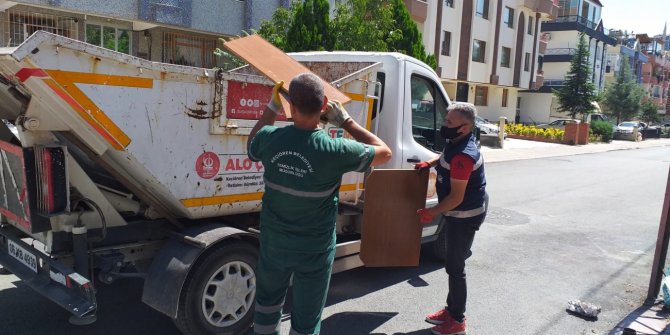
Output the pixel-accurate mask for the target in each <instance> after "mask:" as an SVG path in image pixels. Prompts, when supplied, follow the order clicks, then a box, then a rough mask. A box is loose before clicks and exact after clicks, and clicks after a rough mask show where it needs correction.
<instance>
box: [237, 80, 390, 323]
mask: <svg viewBox="0 0 670 335" xmlns="http://www.w3.org/2000/svg"><path fill="white" fill-rule="evenodd" d="M282 85H283V82H279V83H277V84H276V85H275V87H274V89H273V91H272V98H271V101H270V103H268V105H267V107H266V108H265V111H264V113H263V116H262V117H261V119H260V120H259V121H258V122H257V123H256V125H255V126H254V128H253V129H252V130H251V133H250V134H249V140H248V142H247V152H248V155H249V158H250V159H252V160H254V161H261V162H263V166H264V169H265V172H264V175H263V181H264V183H265V194H264V195H263V209H262V211H261V229H260V231H261V233H260V235H261V236H260V257H259V261H258V268H257V269H256V279H257V281H256V311H255V315H254V334H260V335H268V334H279V329H280V323H281V315H282V308H283V306H284V300H285V297H286V291H287V289H288V287H289V283H290V281H291V276H293V295H292V301H293V310H292V313H291V332H290V334H291V335H293V334H295V335H299V334H305V335H313V334H318V333H319V330H320V326H321V313H322V311H323V307H324V304H325V302H326V295H327V292H328V285H329V283H330V275H331V270H332V265H333V259H334V258H335V219H336V215H337V203H338V193H339V189H340V182H341V180H342V175H343V174H344V173H346V172H350V171H357V172H364V171H365V170H367V169H368V168H369V167H370V166H374V165H380V164H383V163H385V162H387V161H388V160H389V159H390V158H391V149H389V148H388V146H387V145H386V144H385V143H384V142H382V141H381V140H380V139H379V138H378V137H377V136H375V135H374V134H372V133H370V132H369V131H367V130H366V129H365V128H363V127H361V126H359V125H358V124H357V123H356V122H355V121H354V120H353V119H352V118H351V117H349V114H348V113H347V111H346V110H345V109H344V107H342V104H340V103H339V102H336V101H331V102H328V99H327V98H326V97H325V95H324V89H323V84H322V82H321V79H320V78H319V77H317V76H315V75H313V74H308V73H303V74H300V75H298V76H296V77H295V78H293V79H292V80H291V83H290V84H289V93H288V98H289V100H290V101H289V102H290V108H291V116H292V117H293V125H289V126H286V127H282V128H277V127H275V126H273V125H274V122H275V119H276V117H277V115H278V114H279V113H280V112H281V109H282V106H281V103H280V100H279V90H280V89H281V87H282ZM322 117H323V118H325V119H327V120H328V122H329V123H331V124H332V125H334V126H335V127H339V128H342V129H344V130H345V131H347V132H348V133H349V134H351V136H352V137H353V138H354V139H356V141H353V140H349V139H343V138H331V137H330V136H328V134H327V133H326V132H325V131H324V130H323V129H321V128H320V119H321V118H322Z"/></svg>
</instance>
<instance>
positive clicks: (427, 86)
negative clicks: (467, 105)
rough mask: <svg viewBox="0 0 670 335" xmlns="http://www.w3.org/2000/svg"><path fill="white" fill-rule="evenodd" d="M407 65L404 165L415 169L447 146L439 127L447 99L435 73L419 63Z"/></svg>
mask: <svg viewBox="0 0 670 335" xmlns="http://www.w3.org/2000/svg"><path fill="white" fill-rule="evenodd" d="M406 64H407V71H405V76H406V78H405V103H404V106H403V114H404V115H403V127H402V129H403V147H402V162H403V163H402V164H403V168H412V167H413V165H414V164H415V163H418V162H420V161H425V160H428V159H430V158H433V157H435V155H437V154H438V153H439V152H440V151H442V149H443V148H444V143H445V140H444V139H443V138H442V137H441V136H440V127H442V123H443V120H444V116H445V114H446V108H447V106H448V100H447V98H446V97H445V94H444V89H443V88H442V86H441V85H440V84H438V83H437V82H436V80H435V79H436V78H435V75H434V74H433V73H431V72H429V71H428V70H427V69H425V68H423V67H421V66H419V65H417V64H414V63H411V62H407V63H406Z"/></svg>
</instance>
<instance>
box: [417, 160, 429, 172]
mask: <svg viewBox="0 0 670 335" xmlns="http://www.w3.org/2000/svg"><path fill="white" fill-rule="evenodd" d="M425 169H430V162H419V163H416V164H414V170H416V172H419V173H421V171H423V170H425Z"/></svg>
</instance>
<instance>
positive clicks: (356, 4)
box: [333, 0, 394, 51]
mask: <svg viewBox="0 0 670 335" xmlns="http://www.w3.org/2000/svg"><path fill="white" fill-rule="evenodd" d="M392 29H394V28H393V16H392V12H391V6H389V4H388V1H387V0H348V1H343V2H340V3H339V4H338V5H337V7H336V9H335V17H334V19H333V32H334V35H335V40H336V42H335V49H336V50H347V51H389V49H388V44H387V40H386V39H387V38H388V35H389V34H388V33H387V32H389V31H391V30H392Z"/></svg>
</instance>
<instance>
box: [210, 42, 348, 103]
mask: <svg viewBox="0 0 670 335" xmlns="http://www.w3.org/2000/svg"><path fill="white" fill-rule="evenodd" d="M223 47H224V48H226V49H227V50H228V51H229V52H230V53H232V54H233V55H235V56H237V57H239V58H241V59H243V60H244V61H246V62H247V63H249V65H250V66H251V67H253V68H255V69H256V70H258V72H260V73H262V74H263V75H264V76H266V77H268V79H270V80H271V81H272V82H278V81H280V80H283V81H284V82H285V83H286V84H285V85H284V90H286V92H288V84H289V83H290V82H291V79H293V77H295V76H296V75H298V74H300V73H304V72H311V71H310V70H309V69H308V68H307V67H305V66H304V65H302V64H300V63H299V62H297V61H296V60H294V59H293V58H291V57H289V56H288V55H287V54H285V53H284V52H283V51H281V50H280V49H278V48H277V47H275V46H274V45H272V44H270V43H269V42H267V41H266V40H264V39H263V38H262V37H260V36H258V35H249V36H246V37H242V38H238V39H234V40H230V41H228V42H225V43H224V44H223ZM321 81H322V82H323V86H324V90H325V94H326V97H328V99H329V100H337V101H339V102H341V103H342V104H346V103H348V102H349V101H351V99H350V98H349V97H348V96H346V95H345V94H344V93H342V92H340V91H339V90H338V89H337V88H335V87H333V86H332V85H330V83H328V82H326V81H325V80H323V79H321ZM286 112H287V113H288V112H289V111H286Z"/></svg>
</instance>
